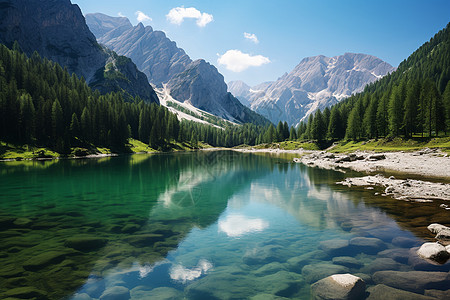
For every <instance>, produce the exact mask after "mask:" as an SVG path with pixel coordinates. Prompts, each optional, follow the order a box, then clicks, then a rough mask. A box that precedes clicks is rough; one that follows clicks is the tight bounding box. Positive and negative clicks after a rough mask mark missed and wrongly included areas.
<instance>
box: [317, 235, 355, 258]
mask: <svg viewBox="0 0 450 300" xmlns="http://www.w3.org/2000/svg"><path fill="white" fill-rule="evenodd" d="M348 246H349V243H348V241H347V240H342V239H333V240H328V241H322V242H320V244H319V247H320V249H322V250H323V251H325V252H326V253H327V254H328V255H330V256H342V255H345V254H346V253H347V252H348Z"/></svg>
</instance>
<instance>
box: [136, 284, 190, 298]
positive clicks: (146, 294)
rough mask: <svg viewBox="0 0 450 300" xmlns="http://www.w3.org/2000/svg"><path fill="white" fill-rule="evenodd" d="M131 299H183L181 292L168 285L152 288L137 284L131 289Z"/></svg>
mask: <svg viewBox="0 0 450 300" xmlns="http://www.w3.org/2000/svg"><path fill="white" fill-rule="evenodd" d="M131 299H132V300H152V299H158V300H174V299H183V293H182V292H180V291H179V290H177V289H174V288H170V287H159V288H155V289H152V288H150V287H147V286H137V287H135V288H134V289H132V290H131Z"/></svg>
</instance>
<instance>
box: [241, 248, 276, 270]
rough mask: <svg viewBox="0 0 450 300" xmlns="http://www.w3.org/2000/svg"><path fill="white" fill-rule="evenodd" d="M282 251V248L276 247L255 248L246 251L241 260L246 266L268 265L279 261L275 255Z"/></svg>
mask: <svg viewBox="0 0 450 300" xmlns="http://www.w3.org/2000/svg"><path fill="white" fill-rule="evenodd" d="M282 249H283V247H281V246H278V245H267V246H262V247H256V248H253V249H250V250H248V251H247V252H246V253H245V254H244V256H243V257H242V260H243V262H244V263H245V264H247V265H261V264H268V263H270V262H273V261H274V260H278V259H279V255H277V253H279V251H280V250H282Z"/></svg>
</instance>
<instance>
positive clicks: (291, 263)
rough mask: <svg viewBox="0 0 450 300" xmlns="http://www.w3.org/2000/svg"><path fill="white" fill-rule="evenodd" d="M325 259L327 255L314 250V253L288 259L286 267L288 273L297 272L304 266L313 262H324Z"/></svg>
mask: <svg viewBox="0 0 450 300" xmlns="http://www.w3.org/2000/svg"><path fill="white" fill-rule="evenodd" d="M326 258H328V254H326V253H325V252H324V251H322V250H316V251H312V252H308V253H305V254H302V255H300V256H295V257H291V258H289V259H288V260H287V267H288V269H289V270H290V271H293V272H298V271H300V270H301V269H302V268H303V267H304V266H306V265H308V264H310V263H312V262H314V261H320V260H325V259H326Z"/></svg>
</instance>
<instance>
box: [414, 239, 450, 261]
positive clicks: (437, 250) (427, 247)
mask: <svg viewBox="0 0 450 300" xmlns="http://www.w3.org/2000/svg"><path fill="white" fill-rule="evenodd" d="M417 254H418V255H419V256H420V257H422V258H425V259H430V260H433V261H436V262H437V263H445V262H446V261H447V260H448V259H449V258H450V253H448V252H447V249H445V247H444V246H442V245H441V244H439V243H425V244H423V245H422V246H420V248H419V250H417Z"/></svg>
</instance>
